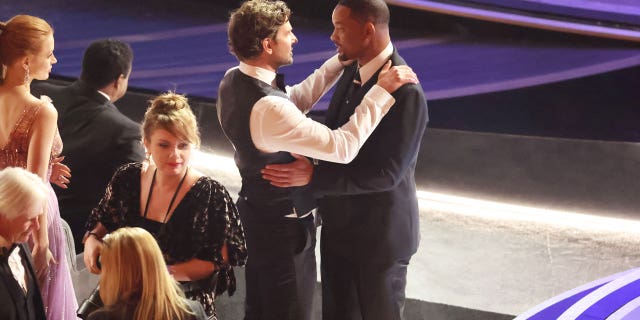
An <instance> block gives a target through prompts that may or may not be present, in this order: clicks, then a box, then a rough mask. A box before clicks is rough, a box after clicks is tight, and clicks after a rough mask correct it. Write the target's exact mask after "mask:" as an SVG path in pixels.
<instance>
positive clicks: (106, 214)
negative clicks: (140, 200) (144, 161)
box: [85, 163, 141, 232]
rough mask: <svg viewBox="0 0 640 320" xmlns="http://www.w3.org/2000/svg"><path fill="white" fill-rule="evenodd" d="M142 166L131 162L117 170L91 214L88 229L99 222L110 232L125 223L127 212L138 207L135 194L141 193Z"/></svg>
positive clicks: (86, 225)
mask: <svg viewBox="0 0 640 320" xmlns="http://www.w3.org/2000/svg"><path fill="white" fill-rule="evenodd" d="M140 168H141V164H140V163H129V164H125V165H123V166H121V167H120V168H118V170H116V172H115V173H114V174H113V177H112V178H111V181H109V184H108V185H107V189H106V191H105V194H104V196H103V197H102V199H101V200H100V202H99V203H98V206H97V207H95V208H94V209H93V210H92V211H91V214H90V215H89V218H88V220H87V223H86V224H85V229H86V231H91V230H93V228H95V227H96V225H97V224H98V223H102V225H103V226H105V228H107V230H108V231H109V232H111V231H114V230H116V229H118V228H120V227H122V226H124V225H125V221H126V220H125V216H126V214H127V213H128V212H129V211H131V210H135V209H136V201H135V199H136V196H135V195H138V194H140V187H139V186H140ZM136 186H137V187H136ZM138 206H139V204H138Z"/></svg>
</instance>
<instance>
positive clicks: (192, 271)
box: [167, 258, 217, 281]
mask: <svg viewBox="0 0 640 320" xmlns="http://www.w3.org/2000/svg"><path fill="white" fill-rule="evenodd" d="M167 268H168V269H169V273H170V274H171V275H173V278H175V279H176V280H178V281H196V280H201V279H205V278H207V277H210V276H211V274H213V272H214V271H215V270H216V269H217V267H216V265H215V264H214V263H213V262H211V261H205V260H200V259H198V258H193V259H191V260H188V261H186V262H181V263H176V264H174V265H170V266H167Z"/></svg>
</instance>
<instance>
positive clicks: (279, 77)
mask: <svg viewBox="0 0 640 320" xmlns="http://www.w3.org/2000/svg"><path fill="white" fill-rule="evenodd" d="M276 88H278V89H280V90H282V91H283V92H287V89H286V85H285V84H284V74H282V73H276Z"/></svg>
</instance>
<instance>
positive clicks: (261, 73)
mask: <svg viewBox="0 0 640 320" xmlns="http://www.w3.org/2000/svg"><path fill="white" fill-rule="evenodd" d="M240 71H241V72H242V73H244V74H246V75H248V76H250V77H252V78H255V79H258V80H260V81H262V82H264V83H266V84H268V85H272V84H273V80H274V79H275V78H276V73H275V72H273V71H270V70H267V69H264V68H260V67H256V66H252V65H250V64H246V63H244V62H240Z"/></svg>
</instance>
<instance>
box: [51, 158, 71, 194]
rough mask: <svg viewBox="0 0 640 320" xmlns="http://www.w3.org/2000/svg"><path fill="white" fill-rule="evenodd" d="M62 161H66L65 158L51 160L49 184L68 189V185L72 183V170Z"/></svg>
mask: <svg viewBox="0 0 640 320" xmlns="http://www.w3.org/2000/svg"><path fill="white" fill-rule="evenodd" d="M62 160H64V156H62V157H56V158H53V159H52V160H51V176H50V177H49V182H51V183H53V184H55V185H57V186H58V187H60V188H62V189H66V188H68V186H67V184H69V182H71V180H70V179H71V169H70V168H69V167H67V165H65V164H64V163H62Z"/></svg>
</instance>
